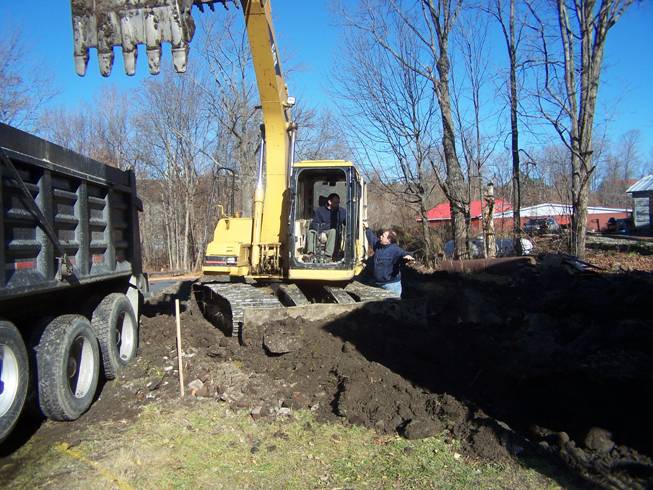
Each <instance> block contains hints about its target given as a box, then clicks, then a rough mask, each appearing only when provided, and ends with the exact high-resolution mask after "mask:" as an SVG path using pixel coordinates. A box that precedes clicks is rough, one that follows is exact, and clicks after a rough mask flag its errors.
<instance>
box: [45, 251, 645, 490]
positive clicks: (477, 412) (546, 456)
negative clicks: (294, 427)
mask: <svg viewBox="0 0 653 490" xmlns="http://www.w3.org/2000/svg"><path fill="white" fill-rule="evenodd" d="M620 260H621V263H623V262H624V261H623V259H620ZM613 270H615V269H614V268H613ZM619 270H620V271H621V272H617V273H606V272H602V271H599V270H598V269H589V270H585V271H579V270H578V268H576V267H574V266H573V265H572V264H570V263H569V262H567V261H565V260H564V259H562V258H561V257H560V256H556V255H548V256H544V257H541V258H540V259H538V260H537V261H536V263H535V264H534V265H525V264H524V263H520V264H517V265H516V266H515V267H512V268H510V267H502V268H500V269H498V270H496V271H494V270H492V269H489V270H486V271H484V272H477V273H473V274H472V273H445V272H433V273H420V272H417V271H408V272H407V273H406V274H405V276H404V279H405V281H404V282H405V285H404V292H405V298H404V300H402V301H401V302H394V303H393V302H392V301H389V302H388V301H386V302H384V304H382V305H381V304H376V303H369V304H367V305H366V306H364V307H362V308H360V309H358V310H356V311H354V312H352V313H350V314H347V315H344V316H341V317H339V318H337V319H335V320H330V321H310V320H308V319H302V318H301V317H300V318H298V319H291V320H285V321H274V322H269V323H268V324H267V325H266V326H265V328H264V332H263V334H264V335H265V334H266V333H267V334H268V335H273V334H274V333H275V332H279V331H287V332H291V333H292V334H291V335H292V337H293V342H291V343H290V346H289V349H287V350H289V352H287V353H285V354H282V355H279V354H274V355H272V354H270V353H269V351H268V350H266V348H265V347H264V343H263V342H261V341H260V340H259V339H258V338H254V339H253V340H251V341H249V342H247V345H243V344H242V343H241V342H238V340H237V339H234V338H231V337H227V336H225V335H224V334H223V333H222V331H221V330H220V329H218V328H215V327H214V326H213V325H211V324H210V323H209V322H208V321H206V320H205V319H204V317H203V316H202V315H201V313H200V311H199V308H198V307H197V304H196V303H195V301H194V298H193V294H192V290H191V283H190V282H182V283H180V285H179V286H177V287H175V288H173V289H170V290H168V291H164V292H163V293H161V294H160V295H159V296H158V297H157V298H155V300H153V301H152V302H151V303H150V304H148V305H146V308H145V312H144V313H145V316H144V317H143V320H142V327H141V339H140V353H139V358H138V360H137V361H136V362H135V363H133V365H131V366H130V367H129V368H128V369H127V370H126V371H125V373H124V375H123V376H122V380H121V382H112V383H107V384H106V385H105V386H104V388H103V391H102V395H101V399H100V400H98V402H96V403H95V404H94V406H93V407H92V409H91V410H90V411H89V412H88V413H87V414H86V415H85V416H84V417H82V419H80V420H79V421H78V422H76V423H79V424H90V423H95V422H97V421H101V420H106V419H108V418H111V419H117V420H122V419H129V418H130V417H132V416H134V415H135V414H137V413H138V412H139V410H140V409H141V408H142V407H143V406H144V405H145V404H147V403H151V402H153V401H156V400H159V399H171V398H175V397H178V396H179V386H178V373H177V357H176V345H175V337H174V335H175V319H174V314H173V312H174V304H173V303H174V301H173V300H174V298H181V299H182V300H183V303H182V305H183V308H182V309H183V313H182V329H183V337H184V338H183V350H184V356H183V362H184V373H185V378H186V383H185V384H186V390H187V393H188V394H189V396H196V397H208V398H213V399H215V400H216V403H228V404H230V405H232V406H233V407H235V408H241V409H246V410H249V412H250V414H251V416H252V417H253V418H255V419H258V418H261V417H275V416H278V415H284V414H287V413H289V412H290V411H292V410H295V409H299V408H306V409H310V410H312V411H314V412H315V413H316V414H317V415H318V417H319V418H321V419H325V420H340V421H342V422H343V423H346V424H360V425H365V426H369V427H372V428H374V429H375V430H377V431H379V432H380V433H393V432H398V433H400V434H402V435H404V436H405V437H407V438H421V437H426V436H430V435H436V434H440V435H443V436H444V437H446V438H451V439H456V440H457V441H459V442H460V443H461V445H462V449H463V451H464V452H465V453H466V454H467V455H468V456H469V457H473V458H482V459H489V460H493V461H507V460H514V461H518V462H520V463H521V464H527V465H531V464H535V463H533V461H542V460H545V461H548V463H549V464H550V465H551V467H557V468H558V470H560V469H562V471H564V472H566V473H567V474H568V475H570V477H571V478H572V480H573V481H576V482H577V484H578V485H579V486H581V487H582V486H590V487H596V486H600V487H603V488H650V487H653V462H652V460H651V456H652V455H653V443H652V442H651V439H650V434H651V412H650V408H649V403H650V402H649V400H650V399H651V395H652V393H651V391H652V390H653V379H652V378H653V321H652V320H651V316H650V304H649V303H648V301H650V299H651V298H652V297H653V277H652V276H651V274H650V273H648V272H638V271H632V270H631V271H628V272H624V270H623V269H619ZM54 427H58V425H57V424H54ZM49 430H53V431H56V430H58V429H56V428H54V429H49ZM61 430H64V429H61ZM543 471H546V470H543Z"/></svg>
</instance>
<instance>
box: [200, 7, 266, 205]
mask: <svg viewBox="0 0 653 490" xmlns="http://www.w3.org/2000/svg"><path fill="white" fill-rule="evenodd" d="M239 17H242V14H241V13H240V12H238V11H236V12H228V13H226V15H223V16H218V17H213V18H212V19H213V20H212V21H211V23H206V24H205V26H204V31H205V32H206V33H207V35H206V41H205V44H204V47H203V50H202V54H203V58H204V63H205V64H206V66H207V67H208V72H209V74H210V75H209V76H210V77H211V79H212V83H211V84H206V85H202V87H204V88H203V90H204V91H205V94H204V95H205V99H206V102H207V104H208V106H207V107H208V111H209V114H208V115H209V117H210V118H211V119H212V120H213V121H214V122H215V123H216V124H217V125H218V126H219V127H220V128H222V129H223V130H225V131H226V132H227V133H228V135H226V136H225V138H224V145H223V146H222V154H221V155H219V156H217V159H216V160H217V161H218V162H219V163H220V165H222V166H229V167H233V168H235V169H236V170H237V172H238V178H239V184H240V187H241V192H240V209H241V211H242V212H244V213H245V214H249V213H251V207H252V196H253V195H254V185H255V183H256V169H257V165H256V162H257V159H256V153H257V151H258V150H259V147H260V140H261V133H260V129H259V127H260V124H261V122H262V119H261V111H260V110H259V109H260V107H259V105H258V104H259V102H258V92H257V89H256V84H255V81H254V78H253V74H252V60H251V53H250V50H249V45H248V40H247V35H246V31H245V30H244V29H242V28H241V27H239V26H236V23H237V19H238V18H239Z"/></svg>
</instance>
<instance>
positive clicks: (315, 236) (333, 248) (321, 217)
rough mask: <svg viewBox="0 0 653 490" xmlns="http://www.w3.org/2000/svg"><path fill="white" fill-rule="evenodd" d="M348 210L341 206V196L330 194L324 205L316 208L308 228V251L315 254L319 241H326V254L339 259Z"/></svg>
mask: <svg viewBox="0 0 653 490" xmlns="http://www.w3.org/2000/svg"><path fill="white" fill-rule="evenodd" d="M346 217H347V211H346V210H345V209H343V208H341V207H340V196H338V194H336V193H333V194H329V197H327V201H326V203H325V204H324V206H320V207H318V208H315V211H314V212H313V220H312V221H311V226H310V227H309V230H308V237H307V239H306V251H307V253H309V254H314V253H315V252H316V250H317V241H318V240H320V241H321V242H322V243H325V247H324V255H326V256H327V258H329V259H334V260H337V259H338V257H339V255H340V241H341V228H342V225H343V224H344V223H345V220H346Z"/></svg>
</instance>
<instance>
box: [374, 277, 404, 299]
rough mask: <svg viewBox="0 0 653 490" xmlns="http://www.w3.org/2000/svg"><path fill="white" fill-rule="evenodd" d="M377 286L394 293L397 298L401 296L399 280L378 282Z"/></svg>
mask: <svg viewBox="0 0 653 490" xmlns="http://www.w3.org/2000/svg"><path fill="white" fill-rule="evenodd" d="M379 287H381V288H383V289H385V290H386V291H389V292H391V293H394V294H395V295H397V298H401V281H395V282H389V283H387V284H379Z"/></svg>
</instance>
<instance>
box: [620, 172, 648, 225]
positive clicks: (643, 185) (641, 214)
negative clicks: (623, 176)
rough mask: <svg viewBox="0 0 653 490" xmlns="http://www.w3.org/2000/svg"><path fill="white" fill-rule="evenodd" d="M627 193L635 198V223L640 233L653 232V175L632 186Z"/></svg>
mask: <svg viewBox="0 0 653 490" xmlns="http://www.w3.org/2000/svg"><path fill="white" fill-rule="evenodd" d="M626 192H627V193H628V194H630V195H631V196H632V198H633V210H634V212H633V222H634V226H635V230H636V231H638V232H650V231H651V230H653V226H652V224H653V206H652V205H651V204H652V203H651V200H653V175H647V176H646V177H643V178H641V179H640V180H638V181H637V182H635V183H634V184H633V185H631V186H630V187H629V188H628V189H626Z"/></svg>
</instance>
